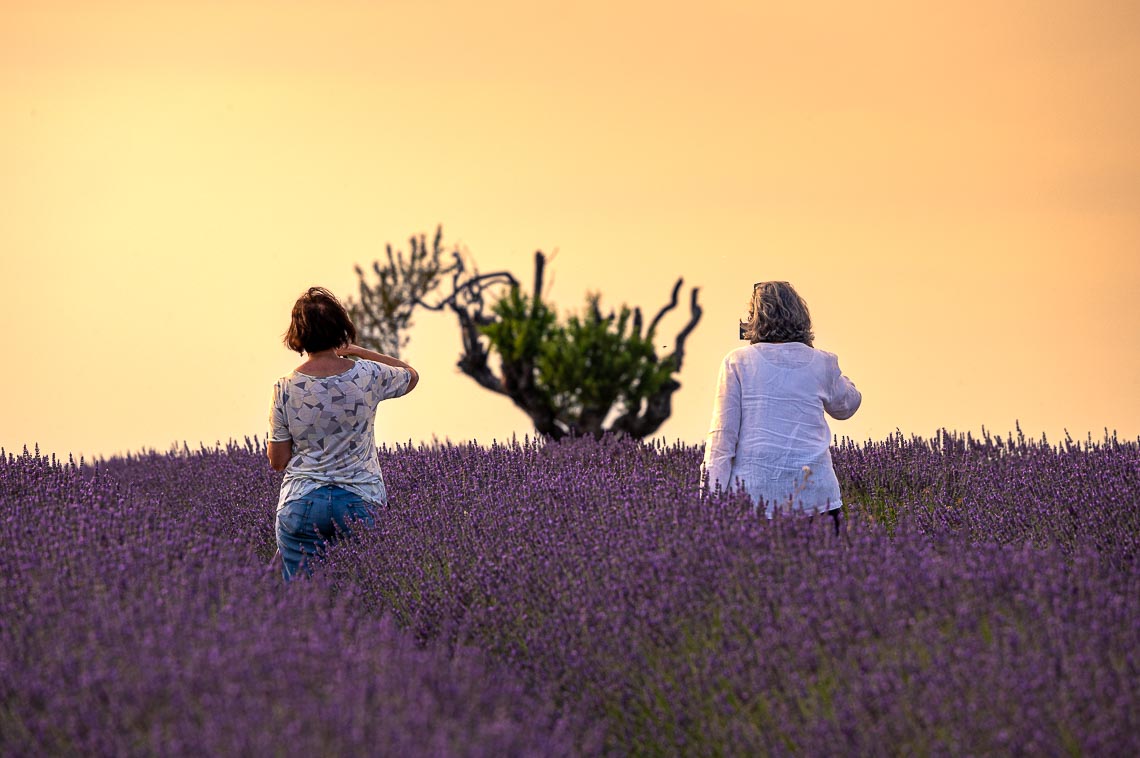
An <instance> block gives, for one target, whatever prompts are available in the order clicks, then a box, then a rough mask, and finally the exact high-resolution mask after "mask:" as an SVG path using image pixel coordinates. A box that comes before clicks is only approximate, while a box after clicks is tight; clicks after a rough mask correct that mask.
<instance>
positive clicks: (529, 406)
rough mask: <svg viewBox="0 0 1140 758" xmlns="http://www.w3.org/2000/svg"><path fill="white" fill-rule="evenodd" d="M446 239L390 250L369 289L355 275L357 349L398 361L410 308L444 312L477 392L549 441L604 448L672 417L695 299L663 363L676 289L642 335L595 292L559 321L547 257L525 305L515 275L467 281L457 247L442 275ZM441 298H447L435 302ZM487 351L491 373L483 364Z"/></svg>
mask: <svg viewBox="0 0 1140 758" xmlns="http://www.w3.org/2000/svg"><path fill="white" fill-rule="evenodd" d="M442 239H443V230H442V227H439V228H437V229H436V233H435V236H434V238H433V240H432V246H431V248H430V250H429V248H428V246H427V239H426V235H420V236H419V237H415V236H413V237H411V238H410V245H411V252H410V254H409V255H408V256H407V257H405V256H404V254H403V253H402V252H393V250H392V247H391V245H388V246H387V247H386V253H387V262H386V263H384V264H382V263H381V262H380V261H376V262H374V263H373V264H372V267H371V270H372V273H373V274H374V277H375V278H374V279H373V280H372V281H369V279H368V278H367V277H366V275H365V272H364V270H363V269H362V268H361V267H359V266H357V267H356V273H357V277H358V279H359V285H360V295H359V299H355V298H350V299H349V301H348V307H349V312H350V315H351V316H352V318H353V321H354V323H355V324H356V327H357V330H358V333H359V339H360V341H361V344H363V345H365V346H366V347H370V348H372V349H375V350H379V351H380V352H384V353H388V354H389V355H393V356H398V355H399V352H400V350H401V349H402V348H403V347H405V346H406V345H407V344H408V341H409V339H410V335H409V334H408V331H409V329H410V328H411V326H412V325H413V322H412V314H413V312H414V311H415V309H416V308H423V309H425V310H428V311H444V310H448V311H450V312H451V313H452V314H453V315H454V316H455V317H456V320H457V322H458V326H459V331H460V337H461V342H462V352H461V354H460V357H459V361H458V366H459V369H460V370H461V371H462V372H463V373H464V374H466V375H468V376H469V377H471V378H472V379H474V380H475V381H476V382H478V383H479V385H480V386H482V387H484V388H486V389H488V390H491V391H492V392H496V393H498V394H502V395H506V396H508V397H510V398H511V400H512V401H513V402H514V404H515V405H516V406H518V407H519V408H520V409H522V410H523V411H524V412H526V413H527V415H528V416H530V418H531V420H532V422H533V423H534V425H535V429H536V431H538V432H539V433H541V434H542V435H544V436H547V437H550V438H554V439H559V438H561V437H563V436H566V435H575V436H576V435H591V436H594V437H600V436H602V435H603V434H604V433H605V432H607V431H609V432H613V433H615V434H618V435H622V436H631V437H636V438H643V437H646V436H648V435H650V434H652V433H653V432H655V431H656V430H657V429H658V428H659V427H660V426H661V424H662V423H664V421H665V420H666V419H667V418H668V417H669V415H670V413H671V412H672V394H673V393H674V392H675V391H676V390H677V389H678V388H680V386H681V385H680V383H679V382H678V381H677V380H676V379H675V378H674V374H676V373H677V372H679V371H680V369H681V362H682V360H683V358H684V344H685V340H686V338H687V337H688V336H689V334H690V333H691V332H692V330H693V329H694V328H695V327H696V325H697V322H698V321H699V320H700V317H701V308H700V305H699V304H698V302H697V292H698V290H697V288H695V287H694V288H693V289H692V292H691V296H690V303H689V308H690V318H689V321H688V323H687V324H686V325H685V327H684V328H682V329H681V331H680V332H679V333H678V334H677V336H676V337H675V338H674V340H673V350H672V351H671V352H670V353H669V354H668V355H666V356H663V357H662V356H658V354H657V350H656V339H655V337H656V329H657V325H658V323H659V322H660V321H661V319H662V317H664V315H665V314H666V313H668V312H669V311H670V310H673V309H674V308H676V307H677V303H678V295H679V293H680V290H681V286H682V284H683V280H682V279H678V280H677V282H676V284H675V285H674V287H673V291H672V296H671V298H670V301H669V303H667V304H666V305H665V306H663V307H662V308H661V309H660V311H659V312H658V313H657V315H656V316H655V317H654V318H653V320H652V321H651V322H650V324H649V326H648V328H646V329H644V333H643V320H642V314H641V310H640V308H632V309H631V308H629V307H628V306H626V305H622V306H621V307H620V309H618V311H617V312H615V311H613V310H611V311H610V312H609V313H608V314H605V315H603V313H602V310H601V295H600V293H588V294H587V296H586V302H585V308H584V310H583V311H582V312H581V313H579V314H573V315H570V316H569V317H568V318H567V319H566V320H565V322H560V321H559V320H558V317H557V314H556V313H555V312H554V310H553V309H552V307H551V305H550V304H548V303H547V302H546V301H545V300H544V299H543V297H542V287H543V276H544V271H545V265H546V257H545V256H544V255H543V253H542V252H541V251H538V252H536V253H535V273H534V287H533V290H532V292H531V293H530V294H529V295H528V294H526V293H524V292H523V291H522V287H521V286H520V284H519V281H518V279H516V278H515V276H514V275H513V274H511V273H510V272H507V271H498V272H494V273H491V274H479V272H478V270H477V269H475V268H474V267H473V266H472V267H471V270H470V271H468V265H467V263H466V262H465V256H464V254H463V252H462V251H461V250H459V249H458V248H455V249H453V250H452V252H451V258H452V260H451V262H450V263H448V264H445V263H444V259H443V253H444V249H443V242H442ZM448 280H449V284H448V285H445V284H444V282H445V281H448ZM445 287H446V288H449V289H450V292H449V293H447V294H446V295H442V294H441V293H440V290H441V289H444V288H445ZM433 298H434V301H433ZM492 351H493V352H494V353H495V354H496V356H497V358H498V359H499V361H498V362H499V371H498V373H496V372H495V371H493V370H492V368H491V366H490V365H488V358H489V356H490V353H491V352H492Z"/></svg>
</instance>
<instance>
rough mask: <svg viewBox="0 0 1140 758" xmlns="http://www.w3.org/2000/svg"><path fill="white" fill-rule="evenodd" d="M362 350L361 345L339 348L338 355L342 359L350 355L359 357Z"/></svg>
mask: <svg viewBox="0 0 1140 758" xmlns="http://www.w3.org/2000/svg"><path fill="white" fill-rule="evenodd" d="M362 349H363V348H361V347H360V345H345V346H344V347H338V348H337V349H336V354H337V355H338V356H340V357H341V358H347V357H348V356H350V355H359V353H360V350H362Z"/></svg>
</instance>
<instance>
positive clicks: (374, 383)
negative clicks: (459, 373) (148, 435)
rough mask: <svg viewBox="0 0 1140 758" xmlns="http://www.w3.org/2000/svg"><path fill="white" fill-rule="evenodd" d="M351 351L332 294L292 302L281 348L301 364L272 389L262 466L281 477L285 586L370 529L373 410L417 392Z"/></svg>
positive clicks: (350, 332)
mask: <svg viewBox="0 0 1140 758" xmlns="http://www.w3.org/2000/svg"><path fill="white" fill-rule="evenodd" d="M355 341H356V327H354V326H353V324H352V321H351V319H349V317H348V312H347V311H345V309H344V306H343V305H341V303H340V301H339V300H337V299H336V297H335V296H334V295H333V294H332V293H331V292H329V291H328V290H326V289H324V288H323V287H310V288H309V289H308V291H306V292H305V293H304V294H302V295H301V297H300V298H298V299H297V302H296V304H295V305H294V306H293V314H292V318H291V321H290V323H289V330H288V331H287V332H286V333H285V339H284V342H285V346H286V347H288V348H289V349H290V350H293V351H295V352H298V353H301V354H303V355H306V356H307V359H306V360H305V362H304V363H302V364H301V365H300V366H298V367H297V368H296V370H294V371H293V373H291V374H289V375H288V376H285V377H282V378H281V379H279V380H278V381H277V383H276V384H275V385H274V387H273V404H272V407H271V410H270V416H269V425H270V432H269V446H268V454H269V464H270V466H272V467H273V470H274V471H284V472H285V478H284V480H283V481H282V482H281V496H280V498H279V500H278V502H277V547H278V552H279V554H280V556H281V559H282V573H283V574H284V577H285V581H286V582H288V581H290V580H291V579H293V578H295V577H296V576H297V574H298V573H299V572H300V571H302V570H303V571H304V572H305V573H306V574H307V573H308V571H309V567H308V556H311V555H314V554H317V553H319V552H321V551H322V550H323V549H324V546H325V544H326V543H327V542H329V541H330V540H334V539H336V538H337V537H338V536H340V535H346V536H347V535H349V534H351V524H352V523H353V522H360V523H361V524H363V525H366V526H371V525H373V524H374V523H375V520H376V513H375V511H376V509H377V508H379V507H381V506H384V505H385V504H387V502H388V492H387V490H386V489H385V487H384V476H383V474H382V473H381V471H380V462H379V460H378V459H377V456H376V432H375V424H376V407H377V406H378V405H379V404H380V402H381V401H383V400H387V399H389V398H394V397H402V396H404V395H406V394H408V393H409V392H411V391H412V390H413V389H415V387H416V384H417V383H418V382H419V374H418V373H416V370H415V369H414V368H412V367H411V366H409V365H408V364H407V363H404V362H403V361H401V360H399V359H397V358H392V357H390V356H387V355H384V354H383V353H378V352H376V351H374V350H366V349H365V348H362V347H359V346H358V345H356V344H354V343H355ZM350 358H356V359H358V360H355V361H353V360H350Z"/></svg>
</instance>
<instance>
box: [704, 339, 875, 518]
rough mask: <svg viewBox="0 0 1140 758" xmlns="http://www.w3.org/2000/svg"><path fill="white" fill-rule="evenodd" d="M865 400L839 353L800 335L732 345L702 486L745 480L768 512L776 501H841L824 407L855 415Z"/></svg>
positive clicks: (826, 504) (828, 504) (819, 504)
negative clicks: (815, 345) (787, 339)
mask: <svg viewBox="0 0 1140 758" xmlns="http://www.w3.org/2000/svg"><path fill="white" fill-rule="evenodd" d="M862 400H863V398H862V395H860V394H859V390H857V389H855V385H854V384H853V383H852V382H851V380H850V379H848V378H847V377H846V376H844V375H843V373H842V372H841V371H840V370H839V359H838V358H836V357H835V355H834V354H833V353H828V352H826V351H824V350H816V349H815V348H812V347H808V346H807V345H804V344H802V343H800V342H778V343H776V342H774V343H767V342H757V343H754V344H751V345H748V346H746V347H741V348H737V349H735V350H733V351H732V352H730V353H729V354H728V355H726V356H725V358H724V361H723V362H722V363H721V366H720V374H719V376H718V378H717V389H716V399H715V401H714V402H713V415H712V423H711V424H710V425H709V433H708V437H707V439H706V442H705V456H704V461H703V462H702V463H701V488H702V489H705V490H711V489H714V488H715V487H717V486H718V485H719V486H720V488H721V489H731V488H733V487H735V486H736V484H737V481H738V480H739V482H741V483H743V485H744V488H745V490H746V491H747V492H748V494H749V495H750V496H751V497H752V500H753V502H754V503H755V504H756V506H757V507H758V508H763V509H764V513H765V515H767V516H768V517H769V518H770V517H771V516H772V514H773V513H774V511H775V510H776V508H777V507H779V508H785V507H789V506H790V507H792V508H796V509H800V510H805V511H808V512H823V511H827V510H830V509H832V508H838V507H839V506H841V505H842V504H843V503H842V500H841V499H840V496H839V482H838V480H837V479H836V478H835V469H834V468H833V467H832V465H831V430H830V429H829V428H828V425H827V420H826V419H825V418H824V412H825V411H826V412H827V413H828V414H829V415H831V416H832V417H834V418H837V419H846V418H850V417H851V416H852V415H854V413H855V411H857V410H858V409H859V404H860V403H861V402H862ZM809 472H810V473H809Z"/></svg>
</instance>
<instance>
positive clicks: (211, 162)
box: [0, 0, 1140, 457]
mask: <svg viewBox="0 0 1140 758" xmlns="http://www.w3.org/2000/svg"><path fill="white" fill-rule="evenodd" d="M1138 75H1140V4H1138V3H1136V2H1131V1H1128V2H1100V1H1098V0H1093V1H1092V2H1080V1H1077V0H1071V1H1066V2H1058V1H1055V0H1041V1H1040V2H1003V3H993V2H979V1H975V0H967V1H966V2H955V3H938V4H933V3H913V2H876V1H874V0H872V2H868V3H849V2H822V3H817V2H809V3H770V2H762V1H761V0H752V1H750V2H743V1H740V2H726V1H723V0H705V1H704V2H701V3H685V4H681V3H662V2H652V3H651V2H623V1H622V0H607V1H606V2H595V1H594V0H586V1H582V2H575V3H558V4H554V3H543V2H534V1H533V0H531V1H530V2H502V1H501V0H487V1H486V2H479V3H473V2H435V1H433V0H419V1H418V2H411V1H410V0H396V1H384V0H379V1H375V2H343V1H340V0H328V1H326V2H315V1H313V2H302V1H301V0H262V1H259V2H242V1H240V0H235V1H227V2H214V1H203V0H194V1H193V2H190V1H187V2H169V1H163V0H154V1H148V2H142V1H141V0H140V1H132V2H102V1H100V0H73V1H71V2H56V1H54V0H28V1H26V2H21V0H5V2H4V3H3V4H2V5H0V135H2V139H0V282H2V284H3V287H2V290H3V297H0V324H2V326H3V328H2V330H0V355H2V356H3V370H2V371H0V398H3V411H2V414H0V447H3V448H5V449H6V450H7V452H10V453H11V452H19V451H20V449H21V448H22V447H23V446H24V445H25V444H26V445H28V446H29V447H31V446H32V445H33V444H36V443H38V444H39V445H40V447H41V449H43V450H44V451H47V452H54V453H57V454H61V455H64V456H66V455H67V454H68V453H74V454H76V455H77V456H78V455H80V454H83V455H86V456H88V457H92V456H100V455H102V456H109V455H113V454H116V453H123V452H127V451H139V450H143V449H151V448H153V449H157V450H159V451H164V450H167V449H169V448H170V447H171V445H172V444H179V445H180V444H181V443H182V442H183V441H186V442H188V443H189V444H190V445H191V447H196V446H197V445H198V444H199V443H200V442H205V443H206V444H208V445H212V444H213V443H214V442H215V441H218V440H220V441H223V442H224V441H226V440H228V439H231V438H236V439H241V438H243V437H244V436H245V435H250V436H252V435H255V434H256V435H260V436H262V437H263V436H264V434H265V430H266V420H267V415H268V407H269V401H270V390H271V387H272V384H273V382H274V380H275V379H276V378H277V377H279V376H281V375H283V374H285V373H288V372H289V371H290V370H291V369H292V368H293V367H294V366H296V365H297V364H298V363H299V359H298V357H297V356H296V355H295V354H292V353H289V352H288V351H287V350H286V349H285V348H284V347H283V346H282V344H281V334H282V333H283V332H284V330H285V328H286V327H287V325H288V318H289V310H290V308H291V306H292V303H293V301H294V299H295V298H296V297H297V295H298V294H299V293H300V292H301V291H302V290H304V289H305V288H306V287H308V286H310V285H312V284H321V285H324V286H327V287H329V288H330V289H332V290H333V291H334V292H337V293H338V294H340V295H342V296H349V295H352V294H353V293H354V292H355V290H356V275H355V274H354V272H353V266H354V264H356V263H361V264H365V265H367V264H369V263H370V262H371V261H372V260H374V259H375V258H377V257H379V256H381V255H382V254H383V249H384V245H385V244H386V243H389V242H391V243H393V244H394V245H396V246H397V247H402V248H405V249H406V246H407V243H406V239H407V237H408V236H409V235H411V234H418V233H421V232H426V233H429V234H430V233H431V232H432V231H433V230H434V229H435V227H436V225H437V224H442V225H443V230H444V239H445V242H446V243H448V244H449V245H455V244H458V245H461V246H463V247H464V248H465V249H466V250H467V251H468V252H469V253H470V255H471V257H472V258H473V259H474V260H475V262H476V263H477V264H478V265H479V267H480V269H481V270H485V271H490V270H496V269H508V270H511V271H513V272H515V274H516V275H517V276H518V277H519V278H520V279H521V280H522V281H524V282H527V283H528V286H529V282H530V280H531V277H532V271H533V268H532V267H533V256H534V251H535V250H537V249H541V250H543V251H545V252H546V253H547V254H548V255H549V254H554V253H555V251H557V254H556V256H555V257H554V258H553V260H552V261H551V263H550V264H549V266H548V274H549V275H548V279H547V282H548V290H547V291H548V294H549V296H550V298H551V299H552V300H553V301H554V302H555V303H556V305H557V306H558V307H559V309H560V310H561V311H562V312H563V313H567V312H570V311H573V310H577V309H579V308H580V307H581V305H582V303H583V300H584V297H585V294H586V292H587V291H590V290H598V291H601V293H602V295H603V304H604V305H605V304H608V305H614V306H618V305H620V304H621V303H623V302H625V303H629V304H630V305H640V306H641V307H642V308H643V309H644V310H646V311H648V312H649V313H650V314H652V313H654V312H656V310H657V309H658V308H659V307H660V306H661V305H662V304H664V303H665V302H666V301H667V299H668V295H669V291H670V289H671V287H672V284H673V282H674V281H675V280H676V279H677V278H678V277H683V278H684V280H685V288H686V293H687V291H688V288H689V287H692V286H696V287H699V288H700V302H701V304H702V306H703V307H704V317H703V319H702V320H701V322H700V325H699V326H698V327H697V329H696V331H695V332H694V333H693V335H692V336H691V337H690V339H689V342H688V344H687V351H686V357H685V363H684V368H683V370H682V372H681V374H680V381H681V383H682V385H683V386H682V389H681V390H680V391H679V392H678V393H677V394H676V395H674V405H673V409H674V410H673V416H672V418H671V419H670V420H669V421H668V422H667V423H666V424H665V425H664V426H663V427H662V428H661V430H660V432H659V435H660V436H664V437H665V438H667V439H668V440H669V441H673V440H677V439H680V440H683V441H685V442H691V443H697V442H701V441H703V439H704V434H705V431H706V429H707V426H708V422H709V414H710V412H711V403H712V392H713V385H714V382H715V379H716V373H717V367H718V364H719V362H720V360H721V358H722V357H723V356H724V354H725V353H726V352H727V351H729V350H731V349H733V348H735V347H737V346H738V345H739V344H740V343H739V341H738V340H737V326H736V321H737V319H739V318H740V317H741V316H742V315H744V312H745V308H746V305H747V300H748V296H749V294H750V291H751V285H752V283H753V282H755V281H759V280H762V279H786V280H789V281H791V282H792V283H793V284H794V285H795V286H796V287H797V289H798V290H799V291H800V293H801V294H802V295H803V296H804V298H805V299H806V300H807V302H808V304H809V306H810V307H811V311H812V316H813V319H814V323H815V331H816V335H817V339H816V346H817V347H820V348H823V349H825V350H829V351H831V352H835V353H837V354H838V355H839V360H840V366H841V367H842V368H843V370H844V372H845V373H846V374H847V375H848V376H849V377H851V379H852V380H853V381H854V382H855V384H856V385H857V386H858V387H859V388H860V390H861V391H862V392H863V397H864V400H863V407H862V409H861V410H860V411H859V413H858V414H857V415H856V416H855V417H854V418H852V419H851V420H849V421H844V422H832V424H831V428H832V431H833V432H834V433H835V434H837V435H840V436H849V437H852V438H854V439H856V440H859V441H862V440H866V439H881V438H883V437H886V436H887V435H889V434H891V433H893V432H894V431H895V430H896V429H898V430H901V431H902V432H903V433H904V434H908V435H909V434H919V435H922V436H929V435H932V434H933V433H934V432H935V431H936V430H938V429H940V428H943V427H945V428H948V429H956V430H961V431H972V432H977V431H979V430H980V429H981V428H982V427H983V426H985V427H986V428H987V429H990V430H992V431H995V432H998V433H1001V434H1002V435H1004V434H1005V433H1007V432H1009V431H1011V430H1012V429H1013V428H1014V424H1015V422H1018V421H1020V424H1021V426H1022V428H1023V429H1024V430H1025V432H1026V433H1027V434H1029V435H1031V436H1040V435H1041V433H1043V432H1044V433H1046V434H1047V435H1048V436H1049V438H1050V439H1051V440H1054V441H1056V440H1057V439H1059V438H1060V437H1062V436H1063V430H1064V429H1066V428H1067V429H1068V430H1069V431H1070V432H1071V433H1072V434H1073V436H1074V437H1078V438H1084V437H1085V435H1086V434H1089V433H1091V434H1092V435H1093V437H1094V439H1100V438H1101V437H1102V436H1103V434H1104V429H1105V428H1106V427H1107V428H1108V429H1109V430H1117V431H1118V432H1119V434H1120V435H1121V436H1122V437H1128V438H1136V437H1137V436H1138V435H1140V302H1138V301H1140V140H1137V138H1136V135H1137V134H1138V133H1140V131H1138V130H1140V87H1137V86H1136V80H1137V76H1138ZM686 319H687V310H686V309H684V308H681V309H678V311H676V312H675V313H673V314H671V316H670V317H669V318H667V319H666V320H665V321H664V323H663V325H662V330H661V332H660V334H659V335H658V336H659V338H660V343H661V346H663V347H664V348H665V349H664V350H663V351H662V352H667V351H668V350H669V349H671V343H672V340H673V337H674V335H675V334H676V332H677V330H678V329H680V328H681V327H682V326H683V325H684V323H685V321H686ZM416 321H417V323H416V326H415V328H414V330H413V331H412V342H411V344H410V346H409V348H408V349H407V351H406V355H405V357H406V359H407V360H408V361H409V362H411V363H412V364H413V365H415V366H416V367H417V368H418V369H419V371H420V373H421V383H420V387H419V388H418V389H417V390H416V392H415V393H414V394H412V395H410V396H409V397H407V398H405V399H401V400H395V401H391V402H388V403H385V404H384V405H382V406H381V410H380V414H379V418H378V423H377V429H378V438H379V439H380V440H381V441H383V442H389V443H392V442H396V441H407V440H413V441H420V440H428V441H430V440H431V439H432V438H433V437H437V438H439V439H441V440H442V439H445V438H450V439H452V440H456V441H459V440H469V439H472V438H475V439H477V440H478V441H479V442H481V443H490V441H491V440H492V439H493V438H495V439H500V440H502V439H506V438H509V437H510V436H511V435H512V434H513V433H517V434H519V435H520V437H521V435H523V434H525V433H527V432H528V431H529V430H530V428H531V427H530V425H529V420H528V418H527V417H526V416H525V415H524V414H523V413H522V412H521V411H519V410H517V409H515V408H514V407H513V406H512V405H511V403H510V401H509V400H507V399H506V398H503V397H499V396H495V395H492V394H490V393H489V392H487V391H486V390H483V389H481V388H479V387H478V386H477V385H476V384H475V383H474V382H473V381H471V380H470V379H468V378H467V377H465V376H463V375H461V374H460V373H459V372H458V369H456V368H455V361H456V359H457V358H458V355H459V351H460V343H459V335H458V332H457V331H456V328H455V325H454V321H453V319H451V318H449V317H448V316H447V315H445V314H433V313H425V314H422V315H420V316H418V317H417V319H416Z"/></svg>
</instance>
